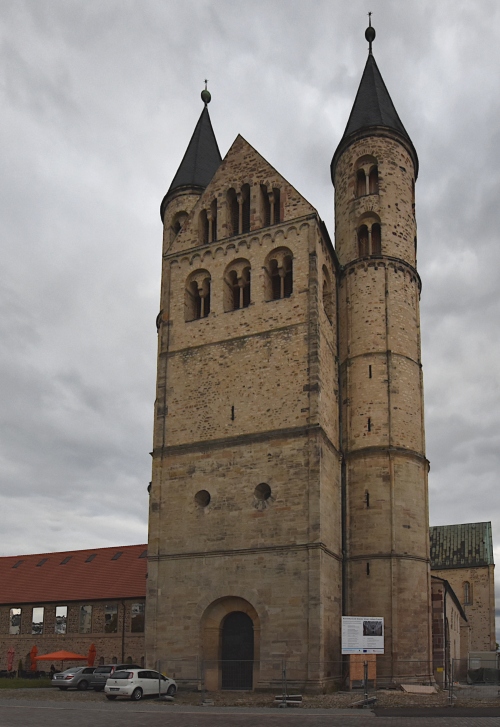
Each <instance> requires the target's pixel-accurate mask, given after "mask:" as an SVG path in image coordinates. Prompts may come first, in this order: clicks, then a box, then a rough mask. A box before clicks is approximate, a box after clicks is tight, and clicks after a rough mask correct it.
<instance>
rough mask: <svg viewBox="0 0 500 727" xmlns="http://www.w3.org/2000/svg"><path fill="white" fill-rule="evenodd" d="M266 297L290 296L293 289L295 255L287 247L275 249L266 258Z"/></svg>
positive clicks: (273, 298)
mask: <svg viewBox="0 0 500 727" xmlns="http://www.w3.org/2000/svg"><path fill="white" fill-rule="evenodd" d="M265 270H266V273H267V275H266V299H267V300H280V299H281V298H289V297H290V296H291V294H292V291H293V256H292V253H291V251H290V250H289V249H288V248H287V247H279V248H277V249H276V250H273V251H272V252H271V253H269V255H268V256H267V258H266V265H265Z"/></svg>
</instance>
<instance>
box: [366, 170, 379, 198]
mask: <svg viewBox="0 0 500 727" xmlns="http://www.w3.org/2000/svg"><path fill="white" fill-rule="evenodd" d="M368 190H369V194H378V167H372V168H371V169H370V176H369V177H368Z"/></svg>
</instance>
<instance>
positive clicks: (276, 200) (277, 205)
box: [271, 187, 281, 225]
mask: <svg viewBox="0 0 500 727" xmlns="http://www.w3.org/2000/svg"><path fill="white" fill-rule="evenodd" d="M272 207H273V210H274V215H273V214H272V212H271V217H272V218H273V222H272V224H273V225H277V224H278V223H279V222H281V192H280V190H279V189H277V188H276V187H275V188H273V200H272Z"/></svg>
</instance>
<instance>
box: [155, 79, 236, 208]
mask: <svg viewBox="0 0 500 727" xmlns="http://www.w3.org/2000/svg"><path fill="white" fill-rule="evenodd" d="M202 99H203V101H204V102H205V106H204V108H203V111H202V112H201V115H200V118H199V119H198V123H197V124H196V127H195V130H194V132H193V136H192V137H191V141H190V142H189V144H188V148H187V149H186V153H185V154H184V156H183V158H182V161H181V163H180V165H179V168H178V170H177V172H176V175H175V177H174V178H173V180H172V184H171V185H170V187H169V188H168V192H167V194H166V195H165V197H164V198H163V201H162V203H161V207H160V213H161V218H162V220H163V215H164V212H165V207H166V204H167V202H168V200H169V199H170V197H171V196H172V194H173V192H175V191H176V190H178V189H180V188H181V187H190V188H195V189H197V190H199V191H200V192H202V191H203V190H204V189H205V187H206V186H207V184H208V183H209V182H210V180H211V179H212V177H213V176H214V174H215V172H216V171H217V169H218V168H219V165H220V163H221V161H222V157H221V154H220V151H219V146H218V144H217V140H216V138H215V134H214V130H213V128H212V122H211V121H210V115H209V113H208V108H207V103H208V101H209V100H210V94H209V93H208V91H206V90H205V91H203V92H202ZM207 99H208V100H207Z"/></svg>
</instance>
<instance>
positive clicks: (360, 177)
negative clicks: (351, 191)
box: [356, 169, 366, 197]
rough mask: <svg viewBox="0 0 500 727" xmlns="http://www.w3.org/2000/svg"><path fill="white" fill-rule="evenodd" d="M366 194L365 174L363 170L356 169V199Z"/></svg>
mask: <svg viewBox="0 0 500 727" xmlns="http://www.w3.org/2000/svg"><path fill="white" fill-rule="evenodd" d="M364 194H366V174H365V170H364V169H358V171H357V174H356V197H362V196H363V195H364Z"/></svg>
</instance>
